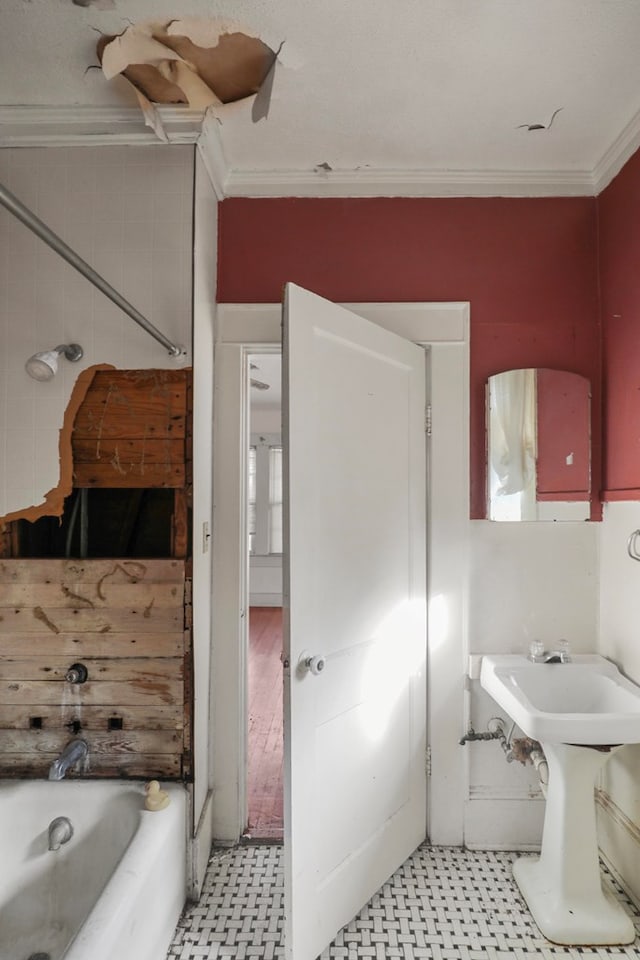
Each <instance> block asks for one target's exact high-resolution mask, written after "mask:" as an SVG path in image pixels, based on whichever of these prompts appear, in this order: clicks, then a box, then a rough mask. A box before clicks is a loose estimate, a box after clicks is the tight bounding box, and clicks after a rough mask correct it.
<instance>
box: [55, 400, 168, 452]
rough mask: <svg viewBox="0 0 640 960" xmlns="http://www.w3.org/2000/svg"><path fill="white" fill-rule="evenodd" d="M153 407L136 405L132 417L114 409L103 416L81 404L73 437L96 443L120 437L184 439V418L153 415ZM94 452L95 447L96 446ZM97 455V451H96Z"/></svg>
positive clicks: (123, 410)
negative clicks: (92, 440) (103, 439)
mask: <svg viewBox="0 0 640 960" xmlns="http://www.w3.org/2000/svg"><path fill="white" fill-rule="evenodd" d="M154 406H155V405H154V404H151V403H149V404H148V405H147V404H144V405H143V404H140V405H139V406H138V408H137V409H136V412H135V415H134V416H132V414H131V411H129V410H126V409H122V408H118V409H114V408H112V409H110V410H108V411H106V412H105V410H104V408H101V407H99V406H97V405H93V404H90V403H87V404H83V406H82V409H81V410H80V411H79V413H78V416H77V417H76V425H75V427H74V436H75V437H79V438H80V439H83V440H84V439H91V438H95V440H96V441H99V440H102V438H103V437H104V438H106V439H109V440H110V439H118V438H120V437H125V438H134V439H138V440H146V439H147V438H149V437H150V438H154V439H155V438H158V437H167V438H176V437H178V438H179V437H184V436H185V417H184V414H180V413H166V412H162V411H160V412H156V411H155V410H154ZM96 449H97V443H96ZM97 452H98V453H99V450H97Z"/></svg>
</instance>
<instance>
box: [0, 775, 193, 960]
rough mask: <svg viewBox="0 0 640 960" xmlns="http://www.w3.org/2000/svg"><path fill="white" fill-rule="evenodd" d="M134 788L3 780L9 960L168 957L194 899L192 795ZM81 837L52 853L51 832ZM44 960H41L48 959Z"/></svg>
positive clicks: (2, 877)
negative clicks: (67, 826)
mask: <svg viewBox="0 0 640 960" xmlns="http://www.w3.org/2000/svg"><path fill="white" fill-rule="evenodd" d="M166 789H168V790H169V792H170V794H171V803H170V804H169V806H168V807H166V808H165V809H164V810H160V811H158V812H156V813H150V812H148V811H146V810H144V808H143V803H144V790H143V786H142V784H137V783H132V782H130V781H68V782H67V781H62V782H59V783H50V782H48V781H40V780H33V781H9V780H3V781H0V958H1V960H29V958H30V957H32V956H34V955H35V956H38V955H40V957H41V960H44V957H45V956H46V957H48V958H49V960H62V958H63V957H64V960H164V957H165V956H166V952H167V949H168V947H169V943H170V940H171V937H172V934H173V931H174V929H175V926H176V923H177V921H178V918H179V916H180V913H181V910H182V907H183V905H184V901H185V891H186V837H187V830H186V793H185V790H184V788H183V787H182V786H180V785H172V786H169V787H166ZM60 816H63V817H68V818H69V820H70V821H71V823H72V825H73V828H74V833H73V836H72V838H71V839H70V840H69V842H68V843H66V844H64V845H63V846H61V847H60V849H59V850H57V851H50V850H49V849H48V827H49V823H50V822H51V821H52V820H53V819H54V818H55V817H60ZM39 960H40V958H39Z"/></svg>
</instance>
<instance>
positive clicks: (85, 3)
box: [71, 0, 116, 10]
mask: <svg viewBox="0 0 640 960" xmlns="http://www.w3.org/2000/svg"><path fill="white" fill-rule="evenodd" d="M71 2H72V3H73V5H74V6H76V7H93V8H94V10H113V9H115V5H116V4H115V0H71Z"/></svg>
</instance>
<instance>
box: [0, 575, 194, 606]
mask: <svg viewBox="0 0 640 960" xmlns="http://www.w3.org/2000/svg"><path fill="white" fill-rule="evenodd" d="M183 599H184V585H183V584H182V583H179V584H171V583H147V582H146V581H145V582H141V583H114V584H110V585H109V586H108V587H106V588H105V589H104V595H103V596H100V595H99V594H98V584H97V583H82V582H78V583H71V584H70V583H69V582H68V581H67V583H15V582H11V583H3V582H2V581H0V610H1V609H2V607H34V606H36V605H38V604H39V605H40V606H41V607H45V608H47V609H50V608H52V607H54V608H58V607H60V608H66V609H75V608H77V607H86V608H87V609H92V610H95V609H100V608H103V609H106V608H107V607H127V606H129V605H130V604H136V605H137V606H140V605H143V606H148V605H149V604H150V603H153V606H154V607H172V608H174V609H176V610H178V609H181V608H182V603H183Z"/></svg>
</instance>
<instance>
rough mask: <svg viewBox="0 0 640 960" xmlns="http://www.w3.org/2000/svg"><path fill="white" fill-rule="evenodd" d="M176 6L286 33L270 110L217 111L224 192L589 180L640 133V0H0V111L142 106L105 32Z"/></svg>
mask: <svg viewBox="0 0 640 960" xmlns="http://www.w3.org/2000/svg"><path fill="white" fill-rule="evenodd" d="M186 15H196V16H222V17H229V16H231V17H233V18H234V19H235V20H238V21H240V22H241V23H243V24H244V25H245V26H246V29H247V31H248V32H251V33H254V34H255V35H257V36H259V37H260V38H261V39H262V40H264V41H265V42H266V43H268V44H269V45H270V46H272V48H274V49H277V48H278V46H279V45H280V44H281V43H282V42H283V41H284V46H283V47H282V50H281V53H280V57H279V62H278V65H277V69H276V73H275V78H274V86H273V92H272V97H271V102H270V109H269V113H268V116H267V117H266V118H265V119H262V120H259V121H258V122H255V123H254V122H253V121H252V117H251V109H250V104H248V102H247V101H244V102H241V103H238V104H232V105H229V106H228V107H226V108H225V109H224V111H223V112H222V113H221V114H220V116H219V118H218V120H219V122H217V123H216V124H215V137H216V141H217V150H218V152H219V157H218V166H219V170H222V173H221V174H220V175H221V177H222V179H223V180H224V187H225V190H224V192H225V193H226V194H227V195H233V194H247V195H260V194H267V195H268V194H278V193H279V194H283V193H285V194H286V193H289V194H291V193H293V194H295V193H299V194H307V195H323V194H326V195H328V194H334V195H342V194H368V195H372V194H408V195H447V194H450V193H454V194H455V193H457V194H471V195H473V194H478V193H480V194H492V193H497V194H500V193H502V194H514V193H516V194H517V193H520V194H540V193H549V194H554V193H556V194H557V193H566V194H571V193H583V194H585V193H586V194H589V193H595V192H598V190H599V189H600V188H601V187H602V186H603V185H604V184H605V183H606V182H607V180H608V179H610V178H611V176H612V175H613V174H614V173H615V172H617V169H619V167H620V166H621V164H622V163H623V162H624V161H625V160H626V159H627V157H628V156H629V155H630V154H631V152H633V151H634V150H635V149H636V148H637V146H638V145H639V144H640V57H639V56H638V47H639V41H640V2H638V0H324V3H318V2H311V0H233V2H232V0H180V2H179V0H175V2H174V3H168V2H167V0H2V12H1V15H0V19H1V22H2V27H3V29H2V31H1V32H0V64H1V67H0V78H1V83H0V98H1V99H0V121H1V124H0V126H2V125H4V126H5V129H7V130H8V129H9V128H10V122H11V120H12V118H15V117H18V116H20V111H21V110H22V111H23V114H24V112H25V108H27V113H28V115H29V116H30V117H32V118H33V117H36V118H39V121H38V122H41V123H44V121H45V120H46V117H47V113H46V111H43V110H36V109H35V108H41V107H56V108H58V110H57V113H56V112H53V113H52V114H51V115H52V116H53V117H55V118H57V120H58V121H59V123H63V121H65V118H66V119H67V120H69V119H70V118H71V119H73V118H75V119H76V120H77V122H78V123H79V122H80V120H82V122H83V123H84V124H85V127H84V128H83V129H85V130H86V132H87V133H88V135H90V133H91V124H93V125H94V127H96V126H97V127H99V124H100V120H101V118H102V120H104V118H105V117H107V116H115V113H114V111H117V110H121V111H122V110H126V109H128V108H133V107H135V106H136V101H135V98H134V96H133V92H132V90H131V88H130V87H129V86H128V85H127V84H126V82H125V81H124V80H122V78H120V77H116V78H115V79H114V80H110V81H107V80H106V79H105V77H104V76H103V74H102V72H101V70H99V69H95V70H88V69H87V68H88V67H90V66H91V65H92V64H96V63H97V60H96V55H95V45H96V40H97V38H98V36H99V33H101V32H102V33H105V34H116V33H120V32H122V31H123V30H124V29H125V28H126V27H127V26H128V25H129V24H130V23H131V22H138V21H140V20H144V19H149V18H165V17H166V18H167V19H170V18H173V17H176V16H179V17H182V16H186ZM109 111H111V114H109ZM556 111H557V112H556ZM552 118H553V122H551V124H550V121H551V120H552ZM65 122H66V121H65ZM44 126H46V123H44ZM529 127H533V128H534V129H529ZM43 129H44V127H43ZM30 130H31V128H30ZM30 137H31V139H30V140H29V141H28V142H31V143H38V142H39V141H38V137H37V135H34V134H33V131H31V132H30ZM23 141H24V138H23ZM23 141H20V140H19V138H16V139H14V140H11V139H9V140H7V137H5V138H4V139H3V140H2V142H3V143H4V144H5V145H6V144H7V143H8V142H9V143H11V142H15V143H22V142H23ZM24 142H26V141H24ZM43 142H48V141H47V138H46V135H45V137H44V140H43ZM49 142H50V141H49Z"/></svg>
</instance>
